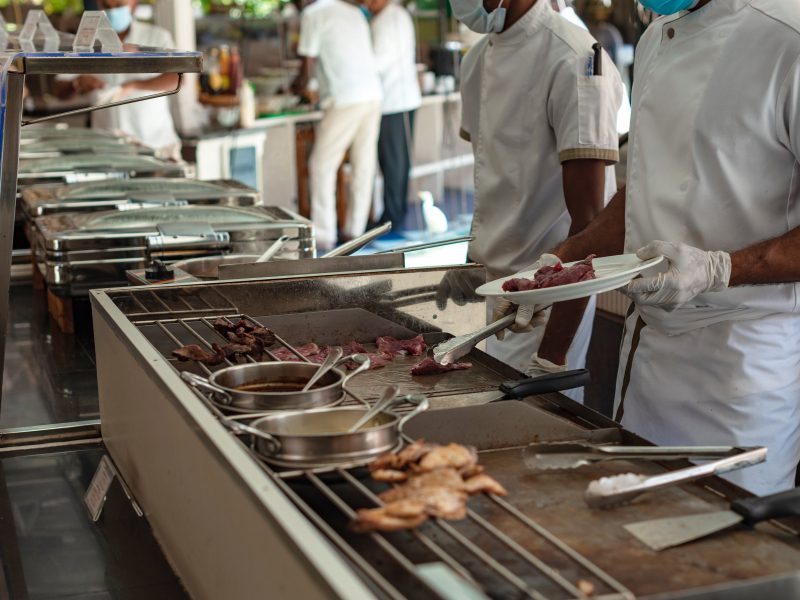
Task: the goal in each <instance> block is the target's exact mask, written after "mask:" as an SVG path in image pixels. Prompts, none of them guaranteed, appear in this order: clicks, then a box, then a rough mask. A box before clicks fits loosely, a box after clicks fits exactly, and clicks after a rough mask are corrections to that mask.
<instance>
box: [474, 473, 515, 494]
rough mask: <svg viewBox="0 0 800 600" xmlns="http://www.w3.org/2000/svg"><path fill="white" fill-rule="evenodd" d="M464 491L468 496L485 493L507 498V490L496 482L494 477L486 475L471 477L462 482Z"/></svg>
mask: <svg viewBox="0 0 800 600" xmlns="http://www.w3.org/2000/svg"><path fill="white" fill-rule="evenodd" d="M464 491H465V492H467V493H468V494H469V495H470V496H472V495H474V494H480V493H481V492H485V493H487V494H494V495H495V496H507V495H508V490H506V488H504V487H503V485H502V484H501V483H500V482H499V481H497V480H496V479H495V478H494V477H490V476H489V475H487V474H486V473H481V474H480V475H473V476H472V477H470V478H469V479H467V480H466V481H464Z"/></svg>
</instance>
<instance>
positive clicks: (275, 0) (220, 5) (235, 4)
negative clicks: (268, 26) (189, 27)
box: [200, 0, 289, 19]
mask: <svg viewBox="0 0 800 600" xmlns="http://www.w3.org/2000/svg"><path fill="white" fill-rule="evenodd" d="M288 1H289V0H201V1H200V4H201V6H202V7H203V11H204V12H205V13H206V14H208V13H209V12H216V13H218V12H224V11H229V12H230V13H231V16H233V17H247V18H256V19H259V18H263V17H267V16H269V15H270V14H271V13H272V12H273V11H275V10H278V9H280V7H281V6H283V5H284V4H286V3H287V2H288Z"/></svg>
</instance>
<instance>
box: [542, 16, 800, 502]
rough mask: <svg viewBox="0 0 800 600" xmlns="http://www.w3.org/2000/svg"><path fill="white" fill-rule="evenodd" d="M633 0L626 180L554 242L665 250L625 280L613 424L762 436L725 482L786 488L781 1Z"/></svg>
mask: <svg viewBox="0 0 800 600" xmlns="http://www.w3.org/2000/svg"><path fill="white" fill-rule="evenodd" d="M640 1H641V3H642V4H643V5H644V6H646V7H648V8H653V9H655V10H659V11H661V12H663V13H670V14H668V15H667V16H664V17H662V18H660V19H658V20H656V21H655V22H654V23H653V24H652V25H651V26H650V28H649V29H648V30H647V31H646V33H645V34H644V36H643V37H642V39H641V41H640V43H639V47H638V49H637V52H636V64H635V83H634V90H633V120H632V128H631V135H630V157H629V162H628V182H627V191H626V192H624V193H620V194H618V195H617V196H616V197H615V198H614V199H613V200H612V201H611V203H610V204H609V205H608V207H607V208H606V209H605V210H604V211H603V212H602V213H601V214H600V215H599V216H598V218H597V219H595V221H593V222H592V224H591V225H589V227H588V228H587V229H586V230H585V231H583V232H582V233H580V234H578V235H577V236H574V237H572V238H570V239H569V240H567V241H566V242H565V243H564V244H562V245H560V246H559V247H558V248H557V249H556V253H557V254H558V255H559V256H561V257H562V258H564V259H565V260H571V259H577V258H580V257H583V256H584V255H585V254H586V253H587V252H597V253H598V254H601V255H613V254H618V253H620V252H621V251H623V250H624V251H625V252H636V251H637V250H638V253H639V255H640V257H641V258H648V257H652V256H656V255H664V256H666V258H667V259H668V265H669V266H668V270H667V271H666V272H663V273H660V274H656V275H651V276H648V277H645V278H642V279H639V280H635V281H634V282H632V283H631V284H630V286H629V288H628V293H629V294H630V296H631V297H632V299H633V300H634V302H635V304H634V306H633V308H632V311H631V313H630V315H629V317H628V318H627V320H626V327H625V336H624V340H623V345H622V351H621V361H620V368H619V373H618V379H617V390H616V410H617V417H618V418H619V419H621V420H622V423H623V425H625V426H626V427H627V428H629V429H631V430H633V431H634V432H636V433H638V434H640V435H642V436H644V437H646V438H648V439H649V440H651V441H653V442H656V443H659V444H677V445H695V444H697V445H710V444H711V445H714V444H724V445H727V444H730V445H742V446H751V445H766V446H768V448H769V454H768V461H767V463H766V464H763V465H760V466H757V467H751V468H748V469H744V470H742V471H739V472H736V473H733V474H731V475H730V476H729V478H730V479H731V480H733V481H734V482H736V483H738V484H740V485H743V486H744V487H746V488H748V489H749V490H751V491H753V492H755V493H758V494H765V493H770V492H776V491H779V490H783V489H787V488H790V487H794V485H795V475H796V469H797V465H798V460H799V459H800V315H799V314H798V312H800V302H799V301H798V292H800V288H799V287H798V283H797V282H798V281H800V261H798V260H797V257H798V256H800V228H799V226H800V188H799V187H798V181H800V165H799V163H798V160H800V111H798V107H799V106H800V12H798V10H797V2H796V0H674V1H670V0H660V1H656V0H640ZM686 9H690V10H689V11H688V12H687V10H686ZM673 13H674V14H673ZM742 82H746V85H743V84H742ZM658 240H666V241H663V242H662V241H658Z"/></svg>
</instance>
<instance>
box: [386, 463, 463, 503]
mask: <svg viewBox="0 0 800 600" xmlns="http://www.w3.org/2000/svg"><path fill="white" fill-rule="evenodd" d="M442 487H444V488H450V489H453V490H456V491H461V490H463V489H464V481H463V480H462V479H461V475H459V474H458V472H457V471H456V470H455V469H438V470H436V471H432V472H430V473H423V474H421V475H412V476H411V478H410V479H409V480H408V481H407V482H406V483H404V484H403V485H400V486H397V487H394V488H392V489H390V490H386V491H385V492H382V493H381V494H379V497H380V499H381V500H383V501H384V502H386V503H389V502H394V501H396V500H404V499H405V498H411V497H416V494H417V492H418V491H420V490H425V489H426V488H442Z"/></svg>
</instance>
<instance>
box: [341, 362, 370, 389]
mask: <svg viewBox="0 0 800 600" xmlns="http://www.w3.org/2000/svg"><path fill="white" fill-rule="evenodd" d="M351 360H352V361H354V362H357V363H360V364H359V365H358V368H356V369H355V370H353V371H351V372H350V373H349V374H348V375H345V377H344V379H343V380H342V388H344V387H345V386H347V383H348V382H349V381H350V380H351V379H352V378H353V377H355V376H356V375H358V374H359V373H363V372H364V371H368V370H369V368H370V366H372V361H370V359H369V356H367V355H366V354H351V355H350V356H345V357H344V358H343V359H342V360H340V361H339V362H347V361H351Z"/></svg>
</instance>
